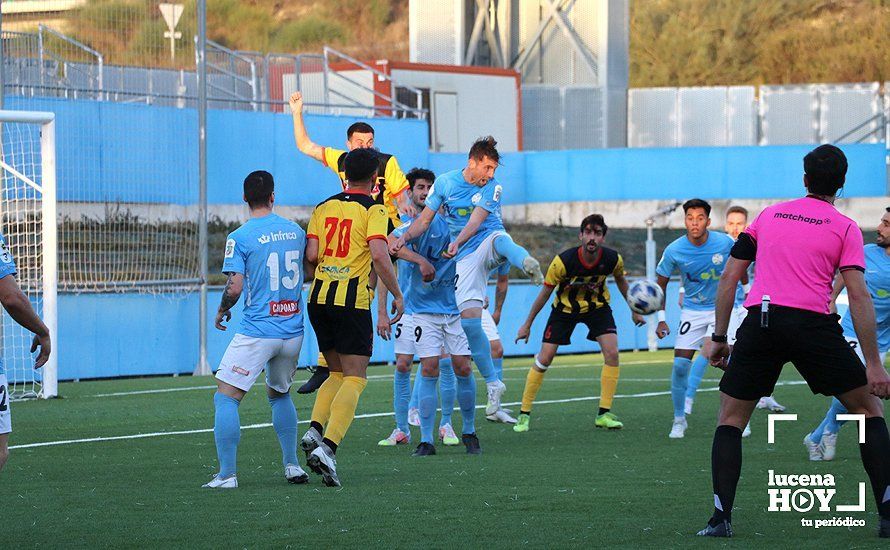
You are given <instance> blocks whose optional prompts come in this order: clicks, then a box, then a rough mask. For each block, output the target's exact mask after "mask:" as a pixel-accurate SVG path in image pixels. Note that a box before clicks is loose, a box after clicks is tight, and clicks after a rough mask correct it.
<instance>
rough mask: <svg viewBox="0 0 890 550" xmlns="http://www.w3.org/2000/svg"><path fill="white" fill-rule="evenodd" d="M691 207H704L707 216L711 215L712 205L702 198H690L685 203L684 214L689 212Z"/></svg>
mask: <svg viewBox="0 0 890 550" xmlns="http://www.w3.org/2000/svg"><path fill="white" fill-rule="evenodd" d="M691 208H703V209H704V211H705V216H708V217H710V216H711V205H710V204H708V201H704V200H702V199H689V200H688V201H686V202H684V203H683V213H684V214H686V213H687V212H689V210H690V209H691Z"/></svg>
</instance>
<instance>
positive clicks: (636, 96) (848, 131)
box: [627, 82, 890, 147]
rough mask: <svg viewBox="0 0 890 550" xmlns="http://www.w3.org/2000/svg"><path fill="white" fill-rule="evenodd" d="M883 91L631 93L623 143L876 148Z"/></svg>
mask: <svg viewBox="0 0 890 550" xmlns="http://www.w3.org/2000/svg"><path fill="white" fill-rule="evenodd" d="M758 91H759V93H758ZM888 91H890V88H888V87H887V86H886V85H885V86H884V94H883V95H882V94H881V86H880V84H879V83H877V82H870V83H861V84H808V85H803V86H760V87H759V90H758V89H757V88H755V87H754V86H729V87H701V88H639V89H631V90H629V91H628V136H627V144H628V146H629V147H689V146H727V145H758V144H759V145H789V144H805V143H825V142H838V143H877V142H880V141H885V139H886V136H885V134H886V133H887V129H886V127H887V124H888V115H887V111H888V107H887V103H888V95H887V94H888Z"/></svg>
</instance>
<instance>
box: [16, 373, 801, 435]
mask: <svg viewBox="0 0 890 550" xmlns="http://www.w3.org/2000/svg"><path fill="white" fill-rule="evenodd" d="M801 384H806V382H804V381H803V380H792V381H789V382H778V383H776V385H777V386H799V385H801ZM719 389H720V388H718V387H713V388H699V390H698V391H700V392H715V391H718V390H719ZM670 394H671V392H670V391H656V392H645V393H631V394H620V395H616V396H615V398H616V399H629V398H635V397H659V396H666V395H670ZM599 398H600V396H598V395H593V396H587V397H570V398H568V399H545V400H542V401H535V405H552V404H556V403H577V402H579V401H594V400H596V399H599ZM521 404H522V402H521V401H514V402H512V403H503V405H506V406H508V407H509V406H516V405H521ZM476 408H477V409H484V408H485V405H476ZM392 414H393V413H392V411H387V412H379V413H366V414H357V415H356V416H355V419H356V420H359V419H364V418H381V417H386V416H392ZM308 423H309V421H308V420H302V421H300V422H299V424H308ZM270 427H272V424H271V423H268V422H265V423H262V424H250V425H247V426H241V429H242V430H254V429H257V428H270ZM212 432H213V428H202V429H198V430H179V431H175V432H151V433H144V434H131V435H116V436H110V437H88V438H84V439H64V440H61V441H44V442H41V443H26V444H23V445H10V446H9V448H10V449H32V448H35V447H54V446H57V445H73V444H75V443H99V442H104V441H121V440H125V439H147V438H152V437H166V436H171V435H192V434H204V433H212Z"/></svg>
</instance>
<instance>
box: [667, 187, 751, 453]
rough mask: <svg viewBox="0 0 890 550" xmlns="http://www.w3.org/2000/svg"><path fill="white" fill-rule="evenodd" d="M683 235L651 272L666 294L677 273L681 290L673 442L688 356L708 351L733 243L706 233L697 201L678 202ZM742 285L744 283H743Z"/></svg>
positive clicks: (707, 211)
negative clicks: (683, 220) (683, 216)
mask: <svg viewBox="0 0 890 550" xmlns="http://www.w3.org/2000/svg"><path fill="white" fill-rule="evenodd" d="M683 212H685V214H686V217H685V224H686V235H684V236H682V237H680V238H679V239H677V240H675V241H674V242H672V243H671V244H669V245H668V246H667V247H666V248H665V249H664V253H663V254H662V257H661V261H660V262H658V266H657V267H656V268H655V273H656V274H657V275H658V285H659V286H660V287H661V289H662V290H663V291H664V292H665V294H667V284H668V281H669V280H670V277H671V275H672V274H673V273H674V272H675V271H679V272H680V274H681V276H682V278H683V281H682V284H683V287H684V288H685V290H686V293H685V297H684V298H683V310H682V313H681V314H680V328H679V331H678V334H677V341H676V343H675V344H674V368H673V371H672V373H671V400H672V401H673V405H674V422H673V425H672V426H671V433H670V435H669V436H668V437H670V438H671V439H678V438H682V437H684V435H685V434H686V427H687V423H686V411H685V405H686V389H687V383H688V380H689V370H690V368H691V366H692V356H693V355H695V352H696V351H699V350H701V354H702V355H703V356H704V357H708V356H709V354H710V349H711V340H710V337H709V335H710V334H711V332H712V331H713V329H714V304H715V300H716V297H717V284H718V282H719V281H720V274H721V273H723V268H724V266H725V265H726V260H727V259H728V258H729V251H730V250H731V249H732V245H733V240H732V238H731V237H729V235H726V234H725V233H718V232H716V231H709V230H708V227H709V226H710V225H711V217H710V216H711V205H710V204H708V203H707V202H705V201H703V200H701V199H692V200H688V201H686V202H685V203H683ZM745 282H747V280H746V281H745ZM655 331H656V334H657V335H658V337H659V338H664V337H665V336H667V335H668V334H670V332H671V331H670V328H668V325H667V323H666V322H665V320H664V310H661V311H659V312H658V327H657V328H656V329H655Z"/></svg>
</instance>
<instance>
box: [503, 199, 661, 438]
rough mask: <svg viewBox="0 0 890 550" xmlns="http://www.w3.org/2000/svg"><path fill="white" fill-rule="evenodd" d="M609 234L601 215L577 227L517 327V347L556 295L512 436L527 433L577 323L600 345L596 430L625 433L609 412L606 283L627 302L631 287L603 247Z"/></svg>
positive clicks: (614, 344)
mask: <svg viewBox="0 0 890 550" xmlns="http://www.w3.org/2000/svg"><path fill="white" fill-rule="evenodd" d="M608 230H609V228H608V227H607V226H606V222H605V221H604V220H603V217H602V216H601V215H599V214H591V215H590V216H587V217H586V218H584V220H582V221H581V229H580V231H579V233H578V237H579V238H580V239H581V246H576V247H572V248H569V249H568V250H564V251H562V252H560V253H559V254H558V255H557V256H556V257H555V258H553V261H552V262H551V263H550V267H549V268H548V269H547V276H546V277H545V279H544V288H542V289H541V292H540V293H539V294H538V297H537V298H536V299H535V301H534V303H532V306H531V310H530V311H529V313H528V317H527V318H526V319H525V322H524V323H523V324H522V326H521V327H519V332H518V333H517V334H516V342H519V341H520V340H524V341H525V342H528V338H529V334H530V332H531V327H532V323H533V322H534V320H535V317H537V316H538V313H539V312H540V311H541V308H543V307H544V304H546V303H547V300H549V299H550V294H552V293H553V289H556V298H555V299H554V300H553V305H552V310H551V311H550V318H549V319H548V320H547V328H545V329H544V337H543V341H542V343H541V349H540V351H538V354H537V355H536V356H535V364H534V366H533V367H532V368H531V369H529V371H528V376H527V377H526V379H525V390H524V391H523V392H522V408H521V409H520V410H519V422H518V423H517V424H516V425H515V426H513V430H514V431H517V432H527V431H528V429H529V420H530V418H531V416H530V415H531V411H532V404H533V403H534V400H535V396H537V394H538V390H539V389H540V388H541V384H542V383H543V382H544V374H545V373H546V372H547V369H548V368H550V364H551V363H552V362H553V358H554V357H555V356H556V352H557V351H558V350H559V346H561V345H567V344H570V343H571V338H572V332H573V331H574V330H575V327H576V326H577V325H578V323H584V324H585V325H586V326H587V339H588V340H595V341H596V342H597V343H598V344H599V345H600V349H601V350H602V352H603V361H604V363H605V364H604V366H603V370H602V373H601V374H600V383H601V386H602V396H601V397H600V408H599V412H598V413H597V416H596V422H595V425H596V427H597V428H609V429H620V428H622V427H624V424H622V423H621V422H620V421H619V420H618V417H617V416H615V414H613V413H612V412H611V408H612V398H613V397H614V395H615V390H616V388H617V387H618V333H617V329H616V327H615V319H614V318H613V316H612V308H611V307H610V306H609V289H608V288H606V279H607V278H608V277H609V276H610V275H611V276H612V277H614V278H615V284H616V285H617V286H618V290H619V292H621V295H622V296H624V298H625V300H626V299H627V288H628V286H629V285H628V282H627V279H626V278H625V276H624V260H623V259H622V258H621V254H619V253H618V252H616V251H615V250H613V249H611V248H607V247H605V246H603V241H604V240H605V238H606V232H607V231H608ZM632 318H633V322H634V324H635V325H637V326H642V325H644V324H645V323H646V321H645V320H644V319H643V316H642V315H640V314H638V313H633V314H632Z"/></svg>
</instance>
